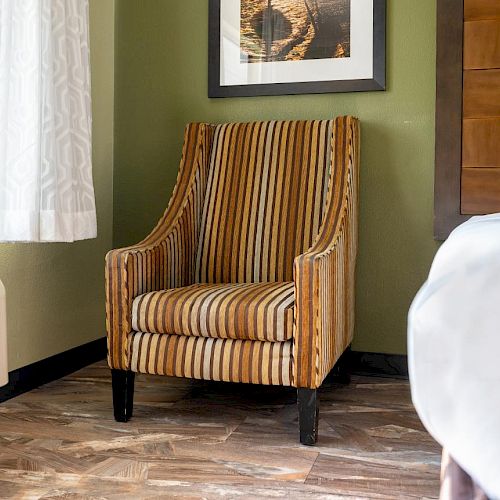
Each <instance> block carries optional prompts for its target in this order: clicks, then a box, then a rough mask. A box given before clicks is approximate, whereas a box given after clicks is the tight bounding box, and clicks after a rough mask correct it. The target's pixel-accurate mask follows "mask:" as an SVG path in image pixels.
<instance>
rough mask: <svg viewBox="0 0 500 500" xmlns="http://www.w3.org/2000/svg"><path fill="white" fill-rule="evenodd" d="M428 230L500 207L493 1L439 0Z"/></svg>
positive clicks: (499, 87)
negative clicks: (430, 225) (433, 162)
mask: <svg viewBox="0 0 500 500" xmlns="http://www.w3.org/2000/svg"><path fill="white" fill-rule="evenodd" d="M437 44H438V47H437V49H438V52H437V96H436V182H435V235H436V238H438V239H444V238H446V237H447V236H448V234H449V233H450V231H451V230H452V229H453V228H454V227H456V226H457V225H458V224H460V223H461V222H464V221H465V220H466V219H467V218H468V217H469V216H470V215H480V214H487V213H493V212H500V1H498V0H438V35H437Z"/></svg>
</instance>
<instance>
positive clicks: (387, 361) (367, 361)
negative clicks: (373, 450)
mask: <svg viewBox="0 0 500 500" xmlns="http://www.w3.org/2000/svg"><path fill="white" fill-rule="evenodd" d="M106 349H107V348H106V338H105V337H104V338H101V339H97V340H94V341H93V342H89V343H88V344H84V345H81V346H78V347H75V348H73V349H70V350H69V351H65V352H61V353H60V354H56V355H55V356H51V357H50V358H47V359H43V360H41V361H37V362H36V363H33V364H31V365H28V366H24V367H23V368H19V369H17V370H14V371H12V372H10V373H9V383H8V384H7V385H6V386H4V387H0V403H2V402H3V401H7V400H8V399H11V398H14V397H16V396H19V395H20V394H23V393H24V392H28V391H31V390H32V389H35V388H36V387H39V386H41V385H43V384H47V383H49V382H52V381H54V380H57V379H59V378H62V377H64V376H65V375H69V374H70V373H73V372H75V371H77V370H80V369H81V368H84V367H85V366H88V365H90V364H92V363H95V362H96V361H101V360H103V359H105V357H106V352H107V351H106ZM350 361H351V369H352V372H353V373H354V374H358V375H367V376H377V377H396V378H408V362H407V357H406V356H404V355H401V354H380V353H375V352H359V351H351V353H350Z"/></svg>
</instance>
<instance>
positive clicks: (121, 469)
mask: <svg viewBox="0 0 500 500" xmlns="http://www.w3.org/2000/svg"><path fill="white" fill-rule="evenodd" d="M439 461H440V449H439V447H438V445H437V444H436V443H435V442H434V441H433V440H432V439H431V437H430V436H429V435H428V434H427V433H426V432H425V431H424V430H423V428H422V426H421V424H420V422H419V420H418V418H417V416H416V414H415V412H414V410H413V408H412V405H411V402H410V396H409V387H408V383H407V382H405V381H402V380H393V379H382V378H366V377H354V379H353V382H352V384H351V385H350V386H339V385H336V384H334V383H332V382H328V381H327V383H326V384H325V386H324V388H323V389H322V391H321V422H320V441H319V443H318V445H317V446H316V447H313V448H311V447H306V446H301V445H299V444H297V412H296V405H295V391H294V390H293V389H288V388H278V387H262V386H245V385H238V384H224V383H213V382H201V381H191V380H187V379H173V378H164V377H145V376H139V377H138V378H137V379H136V404H135V414H134V418H133V419H132V420H131V421H130V422H128V423H126V424H119V423H116V422H115V421H114V420H113V418H112V409H111V387H110V373H109V370H108V369H107V367H106V366H105V364H104V363H99V364H96V365H93V366H91V367H88V368H86V369H84V370H81V371H79V372H77V373H76V374H74V375H71V376H68V377H66V378H64V379H62V380H59V381H57V382H54V383H52V384H49V385H46V386H44V387H41V388H40V389H37V390H35V391H32V392H30V393H28V394H24V395H22V396H20V397H18V398H15V399H12V400H10V401H7V402H6V403H3V404H0V498H2V499H4V498H23V499H32V498H54V499H55V498H64V499H74V498H88V499H91V498H92V499H142V498H144V499H146V498H148V499H152V498H173V497H177V498H193V499H198V498H208V499H211V498H231V499H232V498H238V499H241V498H266V497H272V498H298V499H307V498H383V499H396V498H419V499H420V498H436V497H437V495H438V487H439Z"/></svg>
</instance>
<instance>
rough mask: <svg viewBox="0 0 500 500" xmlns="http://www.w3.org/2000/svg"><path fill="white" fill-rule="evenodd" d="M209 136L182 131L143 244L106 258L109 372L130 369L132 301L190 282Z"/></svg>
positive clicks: (203, 127) (202, 128)
mask: <svg viewBox="0 0 500 500" xmlns="http://www.w3.org/2000/svg"><path fill="white" fill-rule="evenodd" d="M211 134H212V128H211V127H210V125H207V124H197V123H196V124H190V125H188V126H187V128H186V131H185V137H184V147H183V154H182V159H181V166H180V169H179V174H178V177H177V182H176V185H175V188H174V192H173V194H172V197H171V199H170V202H169V204H168V207H167V210H166V211H165V214H164V215H163V217H162V218H161V220H160V221H159V223H158V224H157V225H156V227H155V228H154V229H153V231H152V232H151V233H150V234H149V235H148V236H147V237H146V238H145V239H144V240H143V241H141V242H140V243H138V244H137V245H134V246H131V247H127V248H121V249H116V250H111V251H110V252H109V253H108V254H107V255H106V330H107V334H108V363H109V365H110V367H111V368H116V369H122V370H126V369H128V366H129V359H128V345H127V340H128V335H129V334H130V332H131V331H132V326H131V325H132V321H131V307H132V301H133V300H134V298H135V297H137V296H138V295H141V294H143V293H147V292H151V291H155V290H162V289H166V288H175V287H180V286H185V285H188V284H191V283H192V282H193V280H194V267H195V259H196V247H197V238H198V234H199V224H200V220H201V214H200V212H201V207H202V206H203V197H204V193H205V188H206V180H207V174H208V157H209V150H210V142H211Z"/></svg>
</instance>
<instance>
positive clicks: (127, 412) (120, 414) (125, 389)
mask: <svg viewBox="0 0 500 500" xmlns="http://www.w3.org/2000/svg"><path fill="white" fill-rule="evenodd" d="M134 379H135V373H134V372H130V371H125V370H111V382H112V386H113V408H114V414H115V420H116V421H117V422H128V421H129V420H130V419H131V418H132V411H133V408H134Z"/></svg>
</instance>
